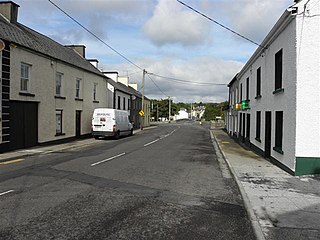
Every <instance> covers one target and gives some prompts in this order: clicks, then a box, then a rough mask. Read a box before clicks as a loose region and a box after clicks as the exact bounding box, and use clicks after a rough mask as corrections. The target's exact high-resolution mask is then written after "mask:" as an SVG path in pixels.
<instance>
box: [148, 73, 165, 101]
mask: <svg viewBox="0 0 320 240" xmlns="http://www.w3.org/2000/svg"><path fill="white" fill-rule="evenodd" d="M147 76H148V77H149V78H150V80H151V81H152V82H153V84H154V85H155V86H156V87H157V88H158V89H159V91H160V92H162V94H163V95H164V96H165V97H166V96H168V95H167V94H165V93H164V92H163V91H162V89H161V88H160V87H159V86H158V85H157V84H156V82H155V81H153V79H152V78H151V77H150V75H149V74H147Z"/></svg>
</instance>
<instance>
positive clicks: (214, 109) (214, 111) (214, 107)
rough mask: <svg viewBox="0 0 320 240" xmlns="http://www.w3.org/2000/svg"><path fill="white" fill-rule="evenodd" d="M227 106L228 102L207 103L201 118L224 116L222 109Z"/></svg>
mask: <svg viewBox="0 0 320 240" xmlns="http://www.w3.org/2000/svg"><path fill="white" fill-rule="evenodd" d="M227 106H228V102H222V103H207V104H205V107H206V110H205V112H204V115H203V118H204V119H206V120H208V121H209V120H215V119H216V117H222V118H224V114H223V110H224V109H225V108H226V107H227Z"/></svg>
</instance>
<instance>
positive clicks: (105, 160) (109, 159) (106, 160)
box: [91, 153, 126, 167]
mask: <svg viewBox="0 0 320 240" xmlns="http://www.w3.org/2000/svg"><path fill="white" fill-rule="evenodd" d="M125 154H126V153H120V154H118V155H116V156H113V157H110V158H107V159H104V160H102V161H99V162H96V163H92V164H91V167H93V166H95V165H98V164H100V163H104V162H108V161H111V160H113V159H115V158H118V157H121V156H123V155H125Z"/></svg>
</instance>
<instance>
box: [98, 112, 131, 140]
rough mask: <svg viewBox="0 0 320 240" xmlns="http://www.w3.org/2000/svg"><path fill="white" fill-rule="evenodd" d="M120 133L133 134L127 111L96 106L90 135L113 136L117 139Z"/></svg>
mask: <svg viewBox="0 0 320 240" xmlns="http://www.w3.org/2000/svg"><path fill="white" fill-rule="evenodd" d="M122 135H129V136H132V135H133V126H132V124H131V122H130V120H129V113H128V111H124V110H116V109H112V108H96V109H95V110H94V112H93V117H92V136H93V137H94V138H96V139H98V138H99V137H107V136H113V137H114V138H116V139H118V138H119V137H120V136H122Z"/></svg>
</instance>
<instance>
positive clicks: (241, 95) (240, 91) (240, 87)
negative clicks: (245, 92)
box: [240, 83, 242, 102]
mask: <svg viewBox="0 0 320 240" xmlns="http://www.w3.org/2000/svg"><path fill="white" fill-rule="evenodd" d="M241 101H242V83H241V84H240V102H241Z"/></svg>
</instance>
